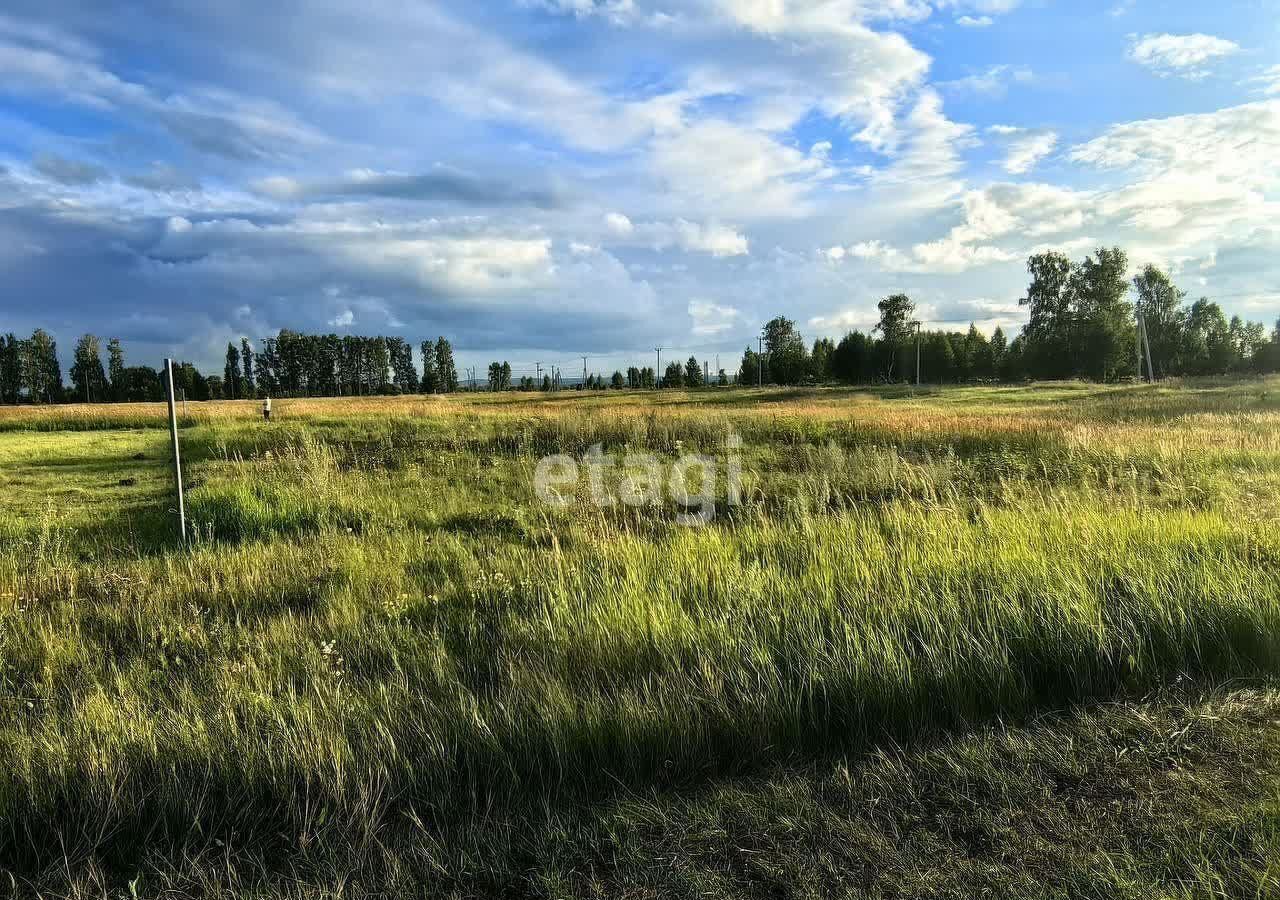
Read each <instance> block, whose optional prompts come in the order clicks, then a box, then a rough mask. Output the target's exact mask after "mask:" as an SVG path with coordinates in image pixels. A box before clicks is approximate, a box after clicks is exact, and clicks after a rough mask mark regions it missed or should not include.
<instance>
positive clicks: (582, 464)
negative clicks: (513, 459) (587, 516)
mask: <svg viewBox="0 0 1280 900" xmlns="http://www.w3.org/2000/svg"><path fill="white" fill-rule="evenodd" d="M681 443H682V442H680V441H676V452H680V449H681ZM741 449H742V438H741V437H739V436H738V435H736V434H734V433H732V432H731V433H729V434H728V435H727V436H726V437H725V441H724V450H725V452H724V470H725V472H724V477H725V497H726V500H727V502H728V504H729V505H730V506H738V505H740V504H741V503H742V458H741V455H740V451H741ZM583 470H585V471H586V476H587V489H588V492H589V494H590V500H589V502H590V503H591V504H592V505H594V506H600V507H609V506H613V505H615V504H617V503H621V504H623V505H624V506H629V507H636V508H639V507H649V508H653V507H658V506H661V505H662V504H663V503H664V502H670V503H672V504H673V505H674V506H675V507H676V508H677V509H678V510H679V512H678V513H677V514H676V522H677V523H678V524H680V525H687V526H691V527H698V526H702V525H707V524H709V523H711V522H712V521H713V520H714V519H715V517H716V497H717V496H718V493H717V491H718V488H719V484H720V460H719V459H718V458H717V457H715V456H711V455H707V454H697V453H684V454H682V455H681V456H679V457H678V458H677V459H676V460H675V461H674V462H671V463H669V464H667V465H664V461H663V460H662V459H661V458H659V457H658V455H657V454H655V453H650V452H643V453H635V452H631V451H629V450H626V451H625V452H623V453H622V454H621V455H618V454H608V453H605V452H604V449H603V447H602V445H600V444H595V445H594V446H592V447H591V448H590V449H589V450H588V451H587V452H586V453H585V454H583V455H582V457H581V458H580V459H574V458H573V457H572V456H569V455H567V454H563V453H557V454H553V455H551V456H544V457H543V458H542V459H541V460H539V461H538V466H537V468H536V469H535V471H534V474H533V489H534V493H535V495H536V496H537V498H538V499H539V500H540V501H541V502H543V503H545V504H547V505H548V506H555V507H566V506H569V505H571V504H572V503H573V502H574V501H575V499H576V498H577V497H578V495H579V493H580V490H579V489H580V488H581V486H582V473H583Z"/></svg>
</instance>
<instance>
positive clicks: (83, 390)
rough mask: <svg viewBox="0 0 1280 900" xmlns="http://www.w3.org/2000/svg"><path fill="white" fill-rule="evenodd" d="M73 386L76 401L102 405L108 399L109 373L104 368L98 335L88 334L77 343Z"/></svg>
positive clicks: (72, 374)
mask: <svg viewBox="0 0 1280 900" xmlns="http://www.w3.org/2000/svg"><path fill="white" fill-rule="evenodd" d="M71 384H72V386H73V388H74V394H75V399H76V400H77V401H80V400H83V401H84V402H86V403H92V402H93V401H94V400H95V399H96V400H97V401H98V402H99V403H101V402H102V401H104V400H106V399H107V387H108V385H107V373H106V372H105V371H103V368H102V342H101V341H99V340H98V338H97V336H96V335H92V334H86V335H83V336H81V338H80V340H78V341H77V342H76V349H75V352H74V354H73V355H72V363H71Z"/></svg>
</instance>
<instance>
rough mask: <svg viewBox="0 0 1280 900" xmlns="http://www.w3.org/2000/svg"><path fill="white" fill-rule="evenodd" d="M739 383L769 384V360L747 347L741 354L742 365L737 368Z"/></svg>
mask: <svg viewBox="0 0 1280 900" xmlns="http://www.w3.org/2000/svg"><path fill="white" fill-rule="evenodd" d="M738 373H739V381H741V382H742V383H743V384H771V383H772V381H771V380H770V376H769V360H768V358H767V357H766V356H765V355H764V354H762V353H757V352H756V351H755V350H753V349H752V348H750V347H748V348H747V349H746V350H744V351H743V352H742V363H741V364H740V365H739V367H738Z"/></svg>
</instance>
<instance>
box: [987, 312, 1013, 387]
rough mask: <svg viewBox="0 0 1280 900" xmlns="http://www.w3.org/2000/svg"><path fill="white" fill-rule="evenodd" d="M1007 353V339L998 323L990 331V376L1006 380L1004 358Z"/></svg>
mask: <svg viewBox="0 0 1280 900" xmlns="http://www.w3.org/2000/svg"><path fill="white" fill-rule="evenodd" d="M1008 355H1009V339H1008V338H1007V337H1005V334H1004V329H1003V328H1001V327H1000V326H999V325H997V326H996V330H995V331H993V332H991V377H992V378H998V379H1000V380H1001V381H1006V380H1007V379H1006V377H1005V360H1006V358H1007V357H1008Z"/></svg>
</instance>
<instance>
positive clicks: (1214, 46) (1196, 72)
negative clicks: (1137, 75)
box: [1129, 34, 1240, 79]
mask: <svg viewBox="0 0 1280 900" xmlns="http://www.w3.org/2000/svg"><path fill="white" fill-rule="evenodd" d="M1239 52H1240V45H1239V44H1237V43H1235V42H1234V41H1228V40H1225V39H1223V38H1218V37H1213V36H1211V35H1207V34H1148V35H1144V36H1142V37H1136V38H1135V39H1134V41H1133V44H1132V45H1131V46H1130V47H1129V58H1130V59H1131V60H1133V61H1134V62H1136V63H1138V64H1139V65H1143V66H1146V67H1147V68H1148V69H1151V70H1152V71H1153V72H1155V73H1156V74H1157V75H1159V76H1160V77H1162V78H1167V77H1170V76H1178V77H1180V78H1189V79H1200V78H1205V77H1207V76H1208V75H1209V68H1208V64H1209V63H1212V62H1215V61H1216V60H1220V59H1222V58H1224V57H1227V56H1231V55H1233V54H1235V53H1239Z"/></svg>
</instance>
